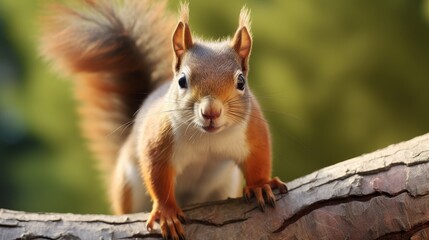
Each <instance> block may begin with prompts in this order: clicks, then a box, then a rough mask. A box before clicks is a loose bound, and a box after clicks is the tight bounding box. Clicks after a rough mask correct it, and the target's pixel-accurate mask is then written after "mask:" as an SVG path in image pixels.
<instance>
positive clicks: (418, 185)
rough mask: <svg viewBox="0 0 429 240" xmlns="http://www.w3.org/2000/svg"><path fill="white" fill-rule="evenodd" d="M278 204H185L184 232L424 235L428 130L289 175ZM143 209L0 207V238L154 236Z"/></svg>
mask: <svg viewBox="0 0 429 240" xmlns="http://www.w3.org/2000/svg"><path fill="white" fill-rule="evenodd" d="M288 187H289V190H290V191H289V193H287V194H285V195H280V194H278V195H276V196H277V208H276V209H272V208H267V209H266V210H265V212H264V213H262V212H261V211H260V210H259V209H258V208H257V206H256V204H255V203H245V202H244V201H243V200H241V199H228V200H225V201H219V202H211V203H204V204H199V205H194V206H190V207H188V208H185V213H186V214H187V215H188V216H189V217H190V219H191V221H190V223H188V224H186V225H185V231H186V235H187V238H188V239H410V238H412V239H428V238H429V134H426V135H423V136H420V137H417V138H415V139H412V140H410V141H407V142H403V143H400V144H396V145H392V146H389V147H387V148H385V149H382V150H378V151H376V152H373V153H370V154H366V155H363V156H360V157H356V158H353V159H350V160H347V161H344V162H341V163H338V164H335V165H333V166H329V167H326V168H323V169H321V170H319V171H317V172H314V173H312V174H309V175H307V176H304V177H302V178H299V179H296V180H294V181H292V182H290V183H288ZM147 217H148V214H145V213H140V214H131V215H124V216H106V215H74V214H55V213H25V212H17V211H11V210H4V209H3V210H0V239H38V238H41V239H158V238H161V235H160V234H159V233H158V232H155V233H148V232H147V231H146V225H145V224H146V219H147Z"/></svg>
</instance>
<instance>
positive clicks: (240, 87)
mask: <svg viewBox="0 0 429 240" xmlns="http://www.w3.org/2000/svg"><path fill="white" fill-rule="evenodd" d="M245 86H246V79H245V78H244V76H243V74H241V73H240V74H239V75H238V77H237V89H238V90H240V91H243V90H244V87H245Z"/></svg>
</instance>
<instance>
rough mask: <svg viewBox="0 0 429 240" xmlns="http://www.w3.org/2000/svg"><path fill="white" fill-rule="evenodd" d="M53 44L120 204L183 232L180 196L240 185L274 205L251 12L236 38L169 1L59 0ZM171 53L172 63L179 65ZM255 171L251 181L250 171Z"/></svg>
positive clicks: (51, 53)
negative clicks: (219, 34) (253, 69)
mask: <svg viewBox="0 0 429 240" xmlns="http://www.w3.org/2000/svg"><path fill="white" fill-rule="evenodd" d="M51 12H52V13H54V14H53V15H52V16H48V17H47V19H46V20H45V22H44V28H43V32H42V38H41V52H42V55H43V56H44V57H45V58H46V59H47V60H48V61H50V62H52V63H53V64H54V65H55V66H56V67H57V68H58V69H59V70H60V71H62V72H65V73H67V74H69V75H71V76H72V77H73V78H76V86H75V87H76V96H77V98H78V100H80V102H81V103H82V105H81V106H80V109H79V113H80V117H81V119H82V128H83V132H84V134H85V135H86V137H87V138H88V139H89V144H90V148H91V149H92V151H93V152H94V153H95V154H96V155H97V157H98V158H99V159H100V160H101V161H100V163H101V165H102V167H103V168H104V171H105V172H106V176H107V181H108V184H109V189H110V194H109V195H110V201H111V206H112V208H113V211H114V213H116V214H124V213H131V212H138V211H151V214H150V217H149V219H148V221H147V228H148V230H151V229H153V225H154V222H159V224H160V227H161V232H162V234H163V236H164V237H171V238H172V239H178V238H183V237H184V230H183V227H182V223H183V222H184V221H186V216H185V214H184V213H183V212H182V210H181V208H180V207H179V206H184V205H188V204H192V203H198V202H205V201H213V200H220V199H225V198H228V197H238V196H240V195H241V193H242V194H243V195H244V198H246V199H250V198H252V197H255V198H256V201H257V203H258V204H259V206H260V208H261V209H262V210H263V209H264V207H265V203H266V202H267V203H268V204H269V205H271V206H273V207H274V206H275V197H274V195H273V192H272V189H279V191H280V192H282V193H286V192H287V188H286V185H285V184H284V183H283V182H281V181H280V180H279V179H278V178H271V142H270V133H269V127H268V124H267V122H266V120H265V119H264V116H263V114H262V111H261V108H260V106H259V104H258V102H257V100H256V98H255V97H254V95H253V94H252V92H251V90H250V88H249V85H248V81H247V80H248V74H249V56H250V52H251V49H252V36H251V33H250V14H249V11H248V10H247V8H245V7H244V8H243V9H242V10H241V13H240V17H239V26H238V29H237V30H236V32H235V34H234V36H233V38H225V39H222V40H217V41H206V40H203V39H199V38H196V37H194V36H193V35H192V33H191V30H190V27H189V22H188V15H189V11H188V7H187V5H186V4H184V5H182V7H181V10H180V17H179V21H178V22H176V21H175V20H174V18H173V17H172V16H171V15H170V14H168V13H167V12H166V11H165V2H161V3H160V2H157V1H151V0H140V1H139V0H129V1H124V2H119V1H102V0H100V1H95V0H86V1H83V2H82V4H81V6H80V7H79V6H73V7H71V6H63V5H55V6H54V9H53V10H52V11H51ZM171 64H172V65H173V67H172V69H171ZM240 171H241V173H242V174H243V175H244V179H245V181H246V183H245V187H244V189H243V183H242V178H243V177H242V175H241V173H240Z"/></svg>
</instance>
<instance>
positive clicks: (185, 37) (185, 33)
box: [173, 21, 193, 71]
mask: <svg viewBox="0 0 429 240" xmlns="http://www.w3.org/2000/svg"><path fill="white" fill-rule="evenodd" d="M192 45H193V42H192V36H191V30H190V29H189V25H188V24H187V23H183V22H182V21H180V22H179V24H178V25H177V27H176V30H175V31H174V33H173V50H174V54H175V55H176V62H175V66H174V67H175V69H176V71H177V70H179V68H180V64H181V61H182V57H183V54H185V52H186V50H188V49H190V48H191V47H192Z"/></svg>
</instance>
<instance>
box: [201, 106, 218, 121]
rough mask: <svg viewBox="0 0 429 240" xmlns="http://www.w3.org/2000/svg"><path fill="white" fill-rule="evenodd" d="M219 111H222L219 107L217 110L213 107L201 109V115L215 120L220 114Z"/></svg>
mask: <svg viewBox="0 0 429 240" xmlns="http://www.w3.org/2000/svg"><path fill="white" fill-rule="evenodd" d="M221 113H222V110H221V109H219V110H216V109H213V108H209V109H201V115H202V116H203V118H204V119H207V120H215V119H216V118H218V117H219V116H220V114H221Z"/></svg>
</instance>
